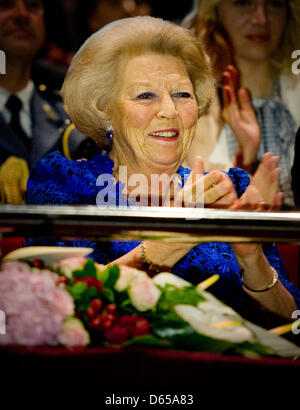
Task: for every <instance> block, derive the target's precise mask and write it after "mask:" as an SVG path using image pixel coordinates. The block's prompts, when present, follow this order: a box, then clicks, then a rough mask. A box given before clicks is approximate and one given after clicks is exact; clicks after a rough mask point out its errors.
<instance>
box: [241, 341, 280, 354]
mask: <svg viewBox="0 0 300 410" xmlns="http://www.w3.org/2000/svg"><path fill="white" fill-rule="evenodd" d="M234 351H235V353H236V354H241V355H243V356H245V357H251V358H255V357H261V356H274V355H276V353H275V352H274V350H273V349H272V348H270V347H269V346H264V345H262V344H260V343H250V342H244V343H238V344H237V345H236V346H235V347H234Z"/></svg>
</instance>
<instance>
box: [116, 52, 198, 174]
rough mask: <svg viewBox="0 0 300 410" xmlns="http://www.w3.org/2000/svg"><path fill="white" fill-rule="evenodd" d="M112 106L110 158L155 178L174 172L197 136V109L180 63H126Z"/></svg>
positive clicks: (155, 59)
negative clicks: (144, 171) (113, 157)
mask: <svg viewBox="0 0 300 410" xmlns="http://www.w3.org/2000/svg"><path fill="white" fill-rule="evenodd" d="M119 84H120V87H119V92H118V95H117V97H116V100H115V104H114V106H113V115H112V123H113V127H114V130H115V134H117V135H116V137H115V138H114V140H113V156H117V158H118V162H119V163H121V164H122V165H128V166H133V165H135V167H136V168H138V169H140V170H141V171H142V170H145V169H147V170H148V171H149V170H150V171H152V172H153V173H158V172H162V171H164V172H168V173H172V172H176V170H177V168H178V167H179V165H181V164H182V162H183V160H184V158H185V157H186V155H187V152H188V150H189V147H190V144H191V142H192V140H193V137H194V134H195V127H196V123H197V119H198V105H197V101H196V97H195V95H194V90H193V85H192V83H191V80H190V78H189V75H188V73H187V71H186V68H185V65H184V63H183V61H182V60H181V59H180V58H177V57H173V56H170V55H160V54H146V55H141V56H136V57H133V58H131V59H129V60H128V61H127V63H125V66H124V71H123V72H122V76H121V78H119Z"/></svg>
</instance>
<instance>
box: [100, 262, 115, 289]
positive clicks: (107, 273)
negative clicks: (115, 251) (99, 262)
mask: <svg viewBox="0 0 300 410" xmlns="http://www.w3.org/2000/svg"><path fill="white" fill-rule="evenodd" d="M119 275H120V269H119V266H118V265H113V266H108V267H107V268H105V269H104V271H103V272H101V273H100V274H98V276H97V278H98V279H99V280H100V281H101V282H102V283H103V285H105V286H106V287H108V288H113V287H114V285H115V283H116V282H117V280H118V279H119Z"/></svg>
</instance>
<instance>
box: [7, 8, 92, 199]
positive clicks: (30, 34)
mask: <svg viewBox="0 0 300 410" xmlns="http://www.w3.org/2000/svg"><path fill="white" fill-rule="evenodd" d="M44 41H45V23H44V8H43V2H42V0H0V50H2V51H3V52H4V53H5V59H6V70H5V71H6V73H5V74H0V167H1V168H0V194H1V202H2V203H3V202H4V203H23V202H24V196H25V191H26V182H27V178H28V172H29V170H30V169H31V167H32V165H33V164H34V163H35V162H36V161H38V160H40V159H41V158H42V157H43V156H44V155H46V154H48V153H49V152H51V151H55V150H60V151H61V152H63V154H64V155H66V157H68V158H76V152H77V149H78V147H79V145H80V144H81V143H83V141H84V140H85V136H83V135H82V134H80V133H79V132H77V131H76V130H75V129H74V127H73V126H72V124H70V120H69V119H68V116H67V114H66V113H65V111H64V108H63V103H62V99H61V97H60V94H59V92H58V91H53V90H50V89H49V88H48V87H47V81H45V82H43V83H40V84H35V83H34V82H33V80H32V65H33V61H34V58H35V56H36V55H37V54H38V52H39V50H40V49H41V47H42V46H43V44H44ZM69 124H70V125H69Z"/></svg>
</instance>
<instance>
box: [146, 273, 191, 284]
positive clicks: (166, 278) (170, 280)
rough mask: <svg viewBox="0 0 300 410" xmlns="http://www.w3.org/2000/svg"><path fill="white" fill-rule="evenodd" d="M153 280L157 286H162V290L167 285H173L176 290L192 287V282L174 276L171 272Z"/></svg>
mask: <svg viewBox="0 0 300 410" xmlns="http://www.w3.org/2000/svg"><path fill="white" fill-rule="evenodd" d="M152 280H153V282H154V283H155V284H156V285H158V286H161V287H162V288H164V287H165V286H166V285H173V286H175V287H176V288H185V287H188V286H192V284H191V283H190V282H187V281H186V280H184V279H182V278H180V277H179V276H176V275H173V273H169V272H161V273H159V274H158V275H155V276H154V278H153V279H152Z"/></svg>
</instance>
